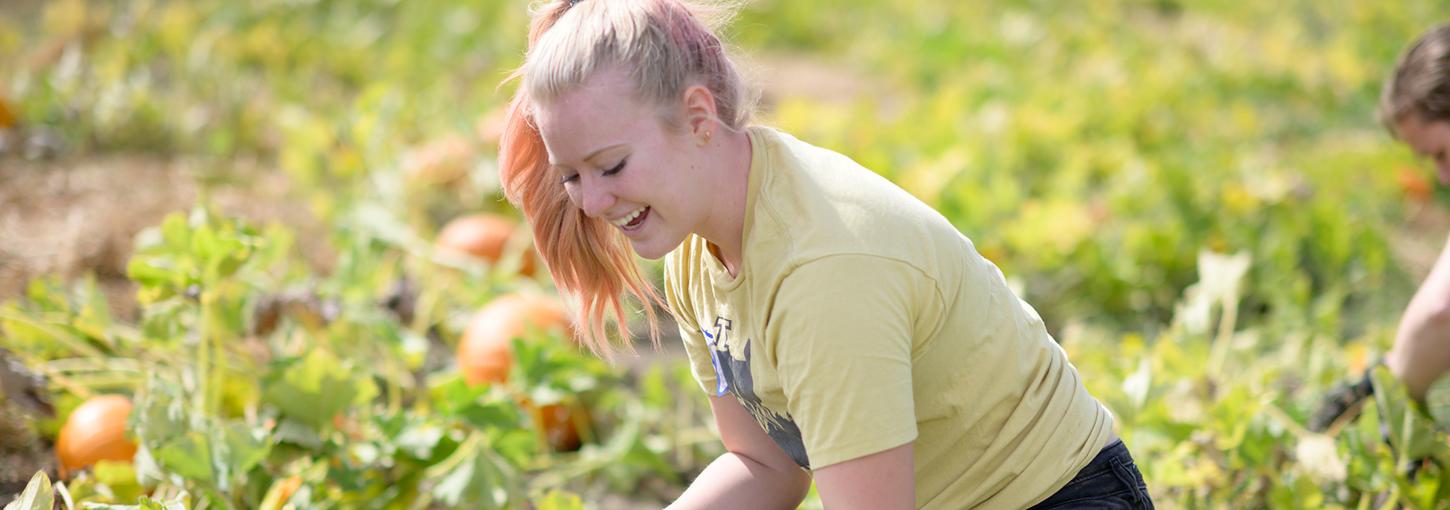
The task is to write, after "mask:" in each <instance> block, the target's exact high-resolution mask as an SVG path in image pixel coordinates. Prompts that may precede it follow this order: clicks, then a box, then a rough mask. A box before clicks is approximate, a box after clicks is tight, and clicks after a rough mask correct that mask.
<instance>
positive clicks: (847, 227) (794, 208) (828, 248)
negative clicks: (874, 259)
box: [752, 128, 968, 263]
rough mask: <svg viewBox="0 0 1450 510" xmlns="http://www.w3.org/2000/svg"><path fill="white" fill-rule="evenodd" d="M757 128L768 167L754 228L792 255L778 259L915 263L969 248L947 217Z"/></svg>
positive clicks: (819, 152)
mask: <svg viewBox="0 0 1450 510" xmlns="http://www.w3.org/2000/svg"><path fill="white" fill-rule="evenodd" d="M759 129H760V130H759V131H758V133H759V134H760V135H761V136H762V137H763V138H766V139H767V140H768V141H767V143H765V144H764V145H766V147H765V150H766V154H765V156H766V157H767V158H768V159H769V160H770V163H771V168H770V169H769V171H768V173H769V174H770V176H769V178H768V179H766V180H765V182H764V183H763V185H762V189H761V190H760V192H761V198H760V199H759V203H758V204H757V207H758V208H759V209H758V210H757V214H759V215H760V216H762V218H757V221H758V222H759V224H758V225H757V227H758V228H759V230H761V231H763V232H768V233H769V234H765V235H762V236H761V237H764V238H766V239H760V241H761V242H768V243H772V245H773V246H775V247H776V248H778V249H784V250H787V252H786V253H781V254H780V255H782V256H784V257H786V258H793V259H797V260H807V259H816V258H820V257H823V256H830V255H838V254H863V255H874V256H881V257H886V258H892V259H898V260H902V261H907V262H912V263H916V262H917V261H918V260H919V259H921V258H922V257H923V256H927V255H928V253H927V252H931V253H930V256H932V257H937V256H939V254H941V253H949V252H951V251H954V250H962V249H966V248H968V246H967V244H968V243H966V241H965V239H964V238H963V237H962V236H961V233H960V232H959V231H957V230H956V228H955V227H954V226H953V225H952V224H951V223H950V222H949V221H947V220H946V218H945V217H943V216H942V215H941V214H940V213H938V212H937V211H936V210H935V209H932V208H931V206H929V205H927V204H925V203H924V202H922V201H921V200H919V199H917V198H916V197H915V196H912V195H911V194H910V193H908V192H906V191H905V190H903V189H902V188H901V187H899V186H897V185H896V184H894V183H892V182H891V181H890V180H888V179H886V178H885V177H883V176H881V175H880V174H878V173H876V172H875V171H873V170H871V169H868V168H866V167H864V166H862V165H861V164H859V163H857V162H856V161H854V160H852V159H851V158H850V157H848V156H846V155H844V154H841V153H839V152H836V151H834V150H831V149H827V148H823V147H818V146H815V145H812V144H810V143H808V142H804V141H801V140H800V139H798V138H795V137H794V136H792V135H790V134H789V133H786V132H783V131H780V130H776V129H774V128H759ZM772 235H774V236H779V237H780V238H783V239H769V237H771V236H772ZM780 241H784V242H780ZM753 242H755V241H754V240H752V243H753ZM923 250H926V251H923Z"/></svg>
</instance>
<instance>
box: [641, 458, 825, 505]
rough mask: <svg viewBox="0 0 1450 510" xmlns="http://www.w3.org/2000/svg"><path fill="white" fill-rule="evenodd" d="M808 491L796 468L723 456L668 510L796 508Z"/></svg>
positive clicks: (807, 483) (803, 476) (804, 476)
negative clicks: (773, 467) (775, 467)
mask: <svg viewBox="0 0 1450 510" xmlns="http://www.w3.org/2000/svg"><path fill="white" fill-rule="evenodd" d="M809 489H810V475H807V474H806V473H805V472H804V471H801V470H800V469H799V468H796V467H793V466H792V467H787V468H780V469H772V468H771V467H769V466H766V465H765V464H762V463H760V462H756V461H754V460H751V459H750V458H749V457H746V456H744V455H737V454H734V453H730V452H725V453H724V454H723V455H721V456H720V457H719V458H716V459H715V461H714V462H711V463H710V465H709V466H706V467H705V471H703V472H701V473H700V476H699V477H698V478H696V479H695V481H694V482H692V483H690V487H689V488H687V489H685V493H684V494H682V495H680V498H679V499H678V500H676V501H675V502H674V503H673V504H671V505H670V506H669V508H670V509H671V510H693V509H707V508H761V509H772V508H785V509H791V508H796V507H797V506H799V505H800V503H801V500H803V499H805V496H806V492H807V491H808V490H809Z"/></svg>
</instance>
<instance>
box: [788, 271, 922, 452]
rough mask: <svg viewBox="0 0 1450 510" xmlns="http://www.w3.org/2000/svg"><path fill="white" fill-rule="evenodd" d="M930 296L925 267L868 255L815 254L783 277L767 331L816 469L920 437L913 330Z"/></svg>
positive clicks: (795, 418)
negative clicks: (815, 257) (820, 256)
mask: <svg viewBox="0 0 1450 510" xmlns="http://www.w3.org/2000/svg"><path fill="white" fill-rule="evenodd" d="M936 299H939V296H938V294H936V291H935V285H933V284H931V281H930V279H929V278H927V277H926V275H925V274H923V273H921V272H920V271H918V270H917V269H915V268H914V267H912V266H910V265H908V264H906V263H903V262H900V261H896V260H892V259H886V258H881V257H875V256H870V255H837V256H831V257H827V258H823V259H818V260H816V261H812V262H809V263H807V264H804V265H802V266H800V267H798V268H796V269H795V270H794V271H792V272H791V274H790V275H789V276H787V277H786V278H785V279H784V280H783V281H782V282H781V286H780V288H779V290H778V291H777V293H776V300H775V306H774V307H773V308H772V311H771V317H770V322H769V325H768V326H767V328H768V329H769V332H768V334H767V337H769V338H773V339H775V345H774V346H772V347H773V349H772V350H773V353H774V358H775V363H776V369H777V372H778V373H779V375H780V381H781V386H782V390H783V391H784V392H785V395H786V400H787V402H788V404H787V406H788V408H789V412H790V414H791V417H792V418H793V419H794V421H795V422H796V425H797V426H798V427H799V428H800V431H801V438H802V440H803V442H804V443H805V447H806V452H807V454H808V455H809V456H810V459H811V467H812V469H820V468H823V467H826V466H829V465H831V464H836V463H839V462H842V461H846V460H851V459H854V458H857V457H861V456H865V455H870V454H872V453H877V452H881V451H885V450H888V449H891V448H895V447H897V446H901V445H903V444H906V443H908V442H911V441H913V440H915V439H916V434H917V430H916V413H915V409H914V403H913V399H912V372H911V364H912V346H913V338H914V336H915V332H916V331H917V329H918V326H917V324H916V322H917V320H918V318H919V316H920V314H919V312H920V311H921V310H922V309H923V307H924V306H925V307H928V308H929V307H931V306H934V305H935V302H933V301H930V300H936ZM923 300H926V303H923Z"/></svg>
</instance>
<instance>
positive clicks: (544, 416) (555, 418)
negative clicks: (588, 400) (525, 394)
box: [523, 400, 589, 452]
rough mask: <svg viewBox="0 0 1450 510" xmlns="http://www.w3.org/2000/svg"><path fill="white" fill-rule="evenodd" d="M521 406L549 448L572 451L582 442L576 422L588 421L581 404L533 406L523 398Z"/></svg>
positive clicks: (586, 413)
mask: <svg viewBox="0 0 1450 510" xmlns="http://www.w3.org/2000/svg"><path fill="white" fill-rule="evenodd" d="M523 408H524V410H526V411H528V413H529V416H530V417H532V418H533V420H534V426H535V427H537V428H538V429H539V434H541V435H543V436H544V441H546V442H548V443H549V448H552V449H553V450H554V451H556V452H572V451H574V450H578V449H579V446H580V445H582V444H583V441H581V440H580V438H579V426H578V424H579V423H588V422H589V413H588V412H587V411H585V410H584V408H583V407H582V406H569V405H565V404H562V403H560V404H549V405H546V406H535V405H533V404H532V403H531V402H529V401H527V400H525V401H524V402H523Z"/></svg>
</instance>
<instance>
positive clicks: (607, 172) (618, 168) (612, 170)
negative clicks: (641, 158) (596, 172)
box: [604, 158, 629, 177]
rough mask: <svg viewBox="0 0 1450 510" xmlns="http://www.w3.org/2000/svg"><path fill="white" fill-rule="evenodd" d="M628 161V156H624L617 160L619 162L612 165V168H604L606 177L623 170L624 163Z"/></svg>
mask: <svg viewBox="0 0 1450 510" xmlns="http://www.w3.org/2000/svg"><path fill="white" fill-rule="evenodd" d="M628 161H629V158H624V159H621V160H619V164H618V165H614V168H610V169H608V170H605V171H604V175H605V176H606V177H608V176H611V175H614V174H617V173H619V172H620V171H621V170H624V164H625V163H626V162H628Z"/></svg>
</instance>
